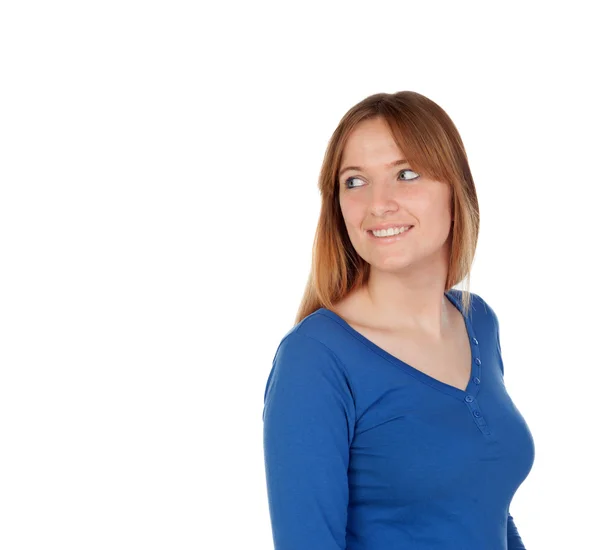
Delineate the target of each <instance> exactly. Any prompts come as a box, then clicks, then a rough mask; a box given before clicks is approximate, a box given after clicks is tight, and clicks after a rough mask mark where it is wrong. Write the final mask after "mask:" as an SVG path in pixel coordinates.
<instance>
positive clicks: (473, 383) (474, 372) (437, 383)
mask: <svg viewBox="0 0 600 550" xmlns="http://www.w3.org/2000/svg"><path fill="white" fill-rule="evenodd" d="M452 291H453V289H450V290H448V291H446V292H444V295H445V296H446V298H448V300H449V301H450V303H451V304H452V305H453V306H454V307H455V308H456V309H458V311H459V313H460V315H461V317H462V319H463V321H464V323H465V328H466V330H467V335H468V337H469V346H470V349H471V372H470V375H469V382H468V383H467V387H466V388H465V389H464V390H463V389H460V388H457V387H456V386H453V385H452V384H447V383H446V382H442V381H441V380H439V379H437V378H434V377H433V376H430V375H429V374H426V373H424V372H423V371H422V370H419V369H417V368H415V367H413V366H412V365H409V364H408V363H406V362H404V361H402V360H401V359H399V358H398V357H396V356H395V355H392V354H391V353H389V352H388V351H386V350H384V349H383V348H382V347H380V346H378V345H377V344H376V343H375V342H373V341H372V340H370V339H369V338H367V337H366V336H364V335H363V334H361V333H360V332H358V331H357V330H356V329H355V328H353V327H352V326H351V325H350V324H349V323H348V322H346V321H345V320H344V319H343V318H342V317H340V316H339V315H338V314H337V313H334V312H333V311H331V310H330V309H327V308H324V307H322V308H319V309H318V310H316V311H315V313H320V314H323V315H326V316H327V317H329V318H330V319H333V320H334V321H336V322H337V323H338V324H340V325H341V326H342V327H343V328H345V329H346V330H347V331H348V332H349V333H350V334H351V335H352V336H354V337H355V338H356V339H358V340H359V341H361V342H362V343H363V344H365V345H366V346H367V347H368V348H369V349H371V351H373V352H375V353H376V354H377V355H380V356H381V357H383V358H384V359H386V360H387V361H389V362H391V363H393V364H394V365H396V366H398V367H400V368H401V369H402V370H403V371H404V372H407V373H408V374H410V375H411V376H413V377H415V378H416V379H417V380H419V381H421V382H423V383H424V384H427V385H429V386H431V387H433V388H435V389H437V390H440V391H442V392H444V393H446V394H448V395H451V396H453V397H455V398H458V399H460V400H461V401H462V400H464V401H466V402H467V403H470V402H471V401H472V400H473V399H474V398H475V396H476V395H477V392H478V390H479V387H480V384H481V359H480V357H479V356H480V353H479V342H478V340H477V338H476V335H475V330H474V329H473V325H472V323H471V320H470V318H469V317H470V316H469V315H468V314H466V315H465V312H464V310H463V307H462V302H460V300H459V299H458V297H456V296H454V295H453V294H452Z"/></svg>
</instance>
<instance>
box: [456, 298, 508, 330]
mask: <svg viewBox="0 0 600 550" xmlns="http://www.w3.org/2000/svg"><path fill="white" fill-rule="evenodd" d="M450 292H452V293H453V295H454V296H456V298H457V299H458V301H459V302H461V301H462V297H463V294H464V293H465V291H464V290H459V289H454V288H453V289H451V290H450ZM470 295H471V306H470V309H469V317H470V318H471V320H472V321H473V324H475V325H477V326H479V327H482V326H483V327H486V328H490V329H493V330H496V329H497V327H498V316H497V315H496V312H495V311H494V308H493V307H492V305H491V304H490V302H489V301H488V300H486V299H484V298H483V296H481V295H480V294H477V293H476V292H470Z"/></svg>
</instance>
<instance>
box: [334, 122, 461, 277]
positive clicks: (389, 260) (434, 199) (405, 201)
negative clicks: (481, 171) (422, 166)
mask: <svg viewBox="0 0 600 550" xmlns="http://www.w3.org/2000/svg"><path fill="white" fill-rule="evenodd" d="M403 159H404V156H403V153H402V151H401V150H400V149H399V148H398V146H397V145H396V143H395V142H394V139H393V137H392V134H391V133H390V131H389V129H388V127H387V124H386V122H385V120H384V119H382V118H376V119H370V120H365V121H363V122H361V123H360V124H359V125H358V126H357V127H356V128H355V129H354V131H353V132H352V134H351V135H350V137H349V140H348V143H347V144H346V147H345V149H344V153H343V156H342V162H341V165H340V173H339V175H338V193H339V200H340V206H341V210H342V215H343V217H344V221H345V224H346V228H347V231H348V235H349V237H350V241H351V242H352V244H353V246H354V248H355V249H356V251H357V253H358V254H359V255H360V256H361V257H362V258H363V259H364V260H365V261H366V262H368V263H369V264H371V266H372V268H375V269H380V270H383V271H396V270H398V269H401V268H405V267H409V266H421V267H422V266H426V265H427V264H428V263H430V262H431V264H432V265H444V266H445V265H447V261H448V257H447V252H448V250H447V248H446V247H447V246H448V237H449V234H450V228H451V223H452V219H451V218H452V216H451V208H452V203H451V200H452V190H451V187H450V185H448V184H447V183H444V182H439V181H435V180H432V179H428V178H426V177H425V176H424V175H421V174H419V173H417V172H414V171H413V170H411V167H410V165H409V164H407V163H402V164H394V165H392V163H395V162H396V161H401V160H403ZM350 166H351V167H353V168H351V169H347V167H350ZM389 224H391V225H392V226H394V225H405V224H409V225H412V226H413V227H412V228H411V229H410V230H409V231H408V232H406V233H405V234H402V235H399V236H395V237H393V238H392V239H379V238H378V237H375V236H374V235H373V234H372V233H370V232H368V231H367V230H368V229H370V228H373V227H378V226H380V225H389Z"/></svg>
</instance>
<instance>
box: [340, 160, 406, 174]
mask: <svg viewBox="0 0 600 550" xmlns="http://www.w3.org/2000/svg"><path fill="white" fill-rule="evenodd" d="M401 164H408V161H407V160H406V159H399V160H395V161H394V162H390V163H389V164H386V165H385V167H386V168H391V167H392V166H400V165H401ZM348 170H357V171H359V172H360V171H361V170H362V168H361V167H360V166H346V167H345V168H343V169H342V170H341V171H340V173H339V175H338V177H341V176H342V174H343V173H344V172H346V171H348Z"/></svg>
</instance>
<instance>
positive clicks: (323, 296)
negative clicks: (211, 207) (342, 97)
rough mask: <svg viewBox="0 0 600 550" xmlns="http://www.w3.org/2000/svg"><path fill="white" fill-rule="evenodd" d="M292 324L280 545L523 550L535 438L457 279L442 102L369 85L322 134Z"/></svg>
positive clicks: (269, 390) (267, 427)
mask: <svg viewBox="0 0 600 550" xmlns="http://www.w3.org/2000/svg"><path fill="white" fill-rule="evenodd" d="M319 190H320V193H321V197H322V207H321V215H320V219H319V222H318V227H317V230H316V237H315V241H314V249H313V265H312V270H311V274H310V277H309V280H308V284H307V287H306V290H305V294H304V297H303V300H302V304H301V307H300V309H299V311H298V315H297V318H296V324H295V325H294V326H293V328H291V329H290V330H289V332H287V334H285V335H284V337H283V338H282V340H281V342H280V344H279V346H278V348H277V351H276V354H275V357H274V360H273V366H272V369H271V372H270V374H269V377H268V380H267V384H266V388H265V394H264V410H263V423H264V424H263V426H264V457H265V471H266V480H267V492H268V499H269V511H270V517H271V525H272V531H273V540H274V544H275V550H342V549H344V550H395V549H398V550H400V549H402V550H404V549H406V550H408V549H410V550H421V549H422V550H435V549H440V550H441V549H443V550H466V549H469V550H507V549H508V550H517V549H524V548H525V547H524V545H523V541H522V540H521V538H520V536H519V533H518V531H517V527H516V524H515V521H514V519H513V517H512V515H511V514H510V512H509V505H510V502H511V500H512V498H513V496H514V494H515V492H516V490H517V489H518V487H519V486H520V484H521V483H522V482H523V481H524V480H525V478H526V477H527V475H528V474H529V472H530V470H531V467H532V466H533V461H534V454H535V449H534V442H533V438H532V435H531V432H530V431H529V428H528V426H527V424H526V422H525V420H524V418H523V417H522V415H521V414H520V412H519V411H518V409H517V408H516V406H515V405H514V403H513V401H512V400H511V398H510V396H509V394H508V393H507V389H506V387H505V385H504V365H503V361H502V355H501V348H500V337H499V325H498V318H497V316H496V314H495V312H494V310H493V309H492V307H491V306H490V305H489V304H488V303H487V302H486V301H485V300H484V299H483V298H482V297H481V296H479V295H477V294H475V293H471V292H468V291H460V290H456V289H454V288H453V286H454V285H456V284H457V283H459V282H461V281H462V280H463V279H465V278H466V279H468V278H469V271H470V268H471V264H472V261H473V257H474V254H475V248H476V244H477V236H478V230H479V207H478V202H477V195H476V192H475V186H474V182H473V178H472V176H471V171H470V168H469V164H468V162H467V155H466V153H465V149H464V146H463V143H462V140H461V138H460V136H459V134H458V131H457V129H456V127H455V125H454V124H453V122H452V121H451V119H450V118H449V116H448V115H447V114H446V112H445V111H444V110H443V109H442V108H441V107H440V106H438V105H437V104H436V103H434V102H433V101H431V100H430V99H428V98H426V97H424V96H423V95H421V94H418V93H415V92H411V91H403V92H398V93H395V94H385V93H380V94H375V95H372V96H370V97H367V98H366V99H364V100H363V101H361V102H360V103H358V104H357V105H356V106H354V107H352V108H351V109H350V110H349V111H348V112H347V113H346V114H345V115H344V117H343V118H342V120H341V121H340V123H339V125H338V127H337V128H336V130H335V132H334V133H333V136H332V137H331V140H330V142H329V145H328V148H327V151H326V153H325V158H324V162H323V165H322V169H321V173H320V177H319Z"/></svg>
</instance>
